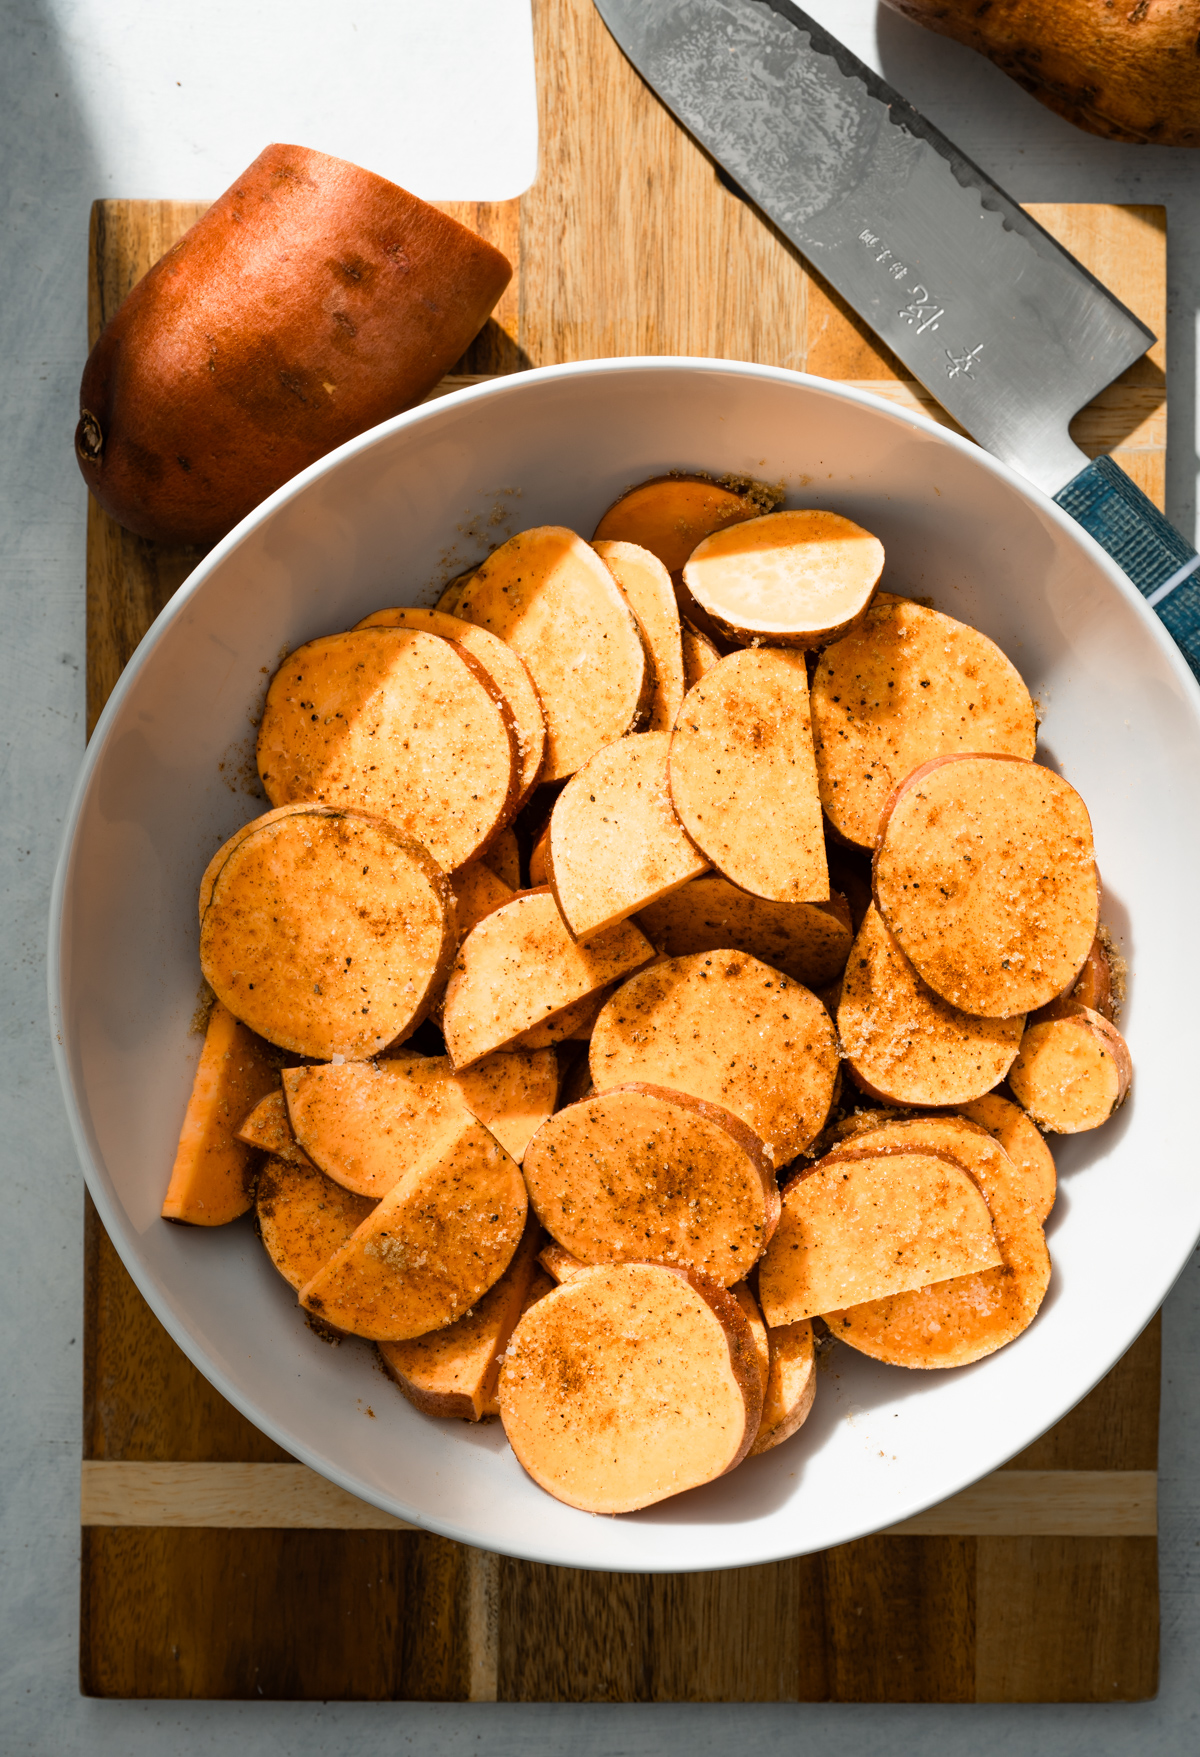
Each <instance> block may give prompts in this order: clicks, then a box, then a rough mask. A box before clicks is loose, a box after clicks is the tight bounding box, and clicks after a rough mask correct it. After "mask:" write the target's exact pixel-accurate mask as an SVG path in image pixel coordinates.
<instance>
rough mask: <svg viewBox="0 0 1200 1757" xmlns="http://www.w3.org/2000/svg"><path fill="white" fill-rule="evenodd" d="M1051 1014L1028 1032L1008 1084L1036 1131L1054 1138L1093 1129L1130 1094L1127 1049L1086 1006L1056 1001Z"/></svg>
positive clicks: (1109, 1026) (1116, 1033)
mask: <svg viewBox="0 0 1200 1757" xmlns="http://www.w3.org/2000/svg"><path fill="white" fill-rule="evenodd" d="M1055 1010H1056V1014H1057V1016H1056V1017H1054V1018H1052V1019H1042V1020H1039V1021H1038V1022H1037V1023H1036V1024H1030V1025H1029V1027H1028V1028H1027V1030H1026V1032H1025V1035H1024V1036H1023V1037H1022V1039H1021V1048H1020V1053H1019V1054H1018V1056H1017V1059H1016V1061H1015V1062H1014V1063H1013V1065H1012V1068H1011V1070H1010V1072H1009V1076H1008V1083H1009V1085H1010V1087H1011V1088H1012V1092H1013V1096H1014V1097H1015V1098H1016V1100H1017V1102H1018V1103H1019V1104H1020V1105H1022V1106H1023V1108H1024V1109H1025V1110H1026V1111H1027V1112H1028V1114H1029V1115H1030V1116H1031V1117H1032V1118H1033V1121H1034V1122H1035V1123H1036V1124H1037V1125H1038V1127H1039V1128H1042V1129H1049V1130H1050V1131H1051V1133H1053V1134H1056V1135H1074V1134H1079V1133H1080V1132H1081V1131H1082V1130H1084V1129H1098V1128H1099V1127H1100V1125H1101V1123H1105V1122H1107V1121H1108V1119H1109V1117H1110V1116H1111V1115H1112V1114H1113V1112H1114V1111H1115V1110H1117V1109H1118V1108H1119V1107H1120V1105H1122V1104H1123V1103H1124V1101H1125V1095H1126V1093H1127V1092H1128V1091H1129V1082H1130V1079H1131V1077H1132V1074H1133V1062H1132V1060H1131V1058H1130V1054H1129V1048H1128V1045H1127V1044H1126V1042H1125V1039H1124V1038H1123V1037H1122V1036H1121V1033H1120V1032H1119V1031H1118V1030H1117V1028H1116V1026H1115V1025H1113V1024H1110V1023H1109V1021H1108V1020H1107V1019H1106V1018H1104V1017H1103V1016H1102V1015H1101V1014H1100V1013H1097V1012H1093V1010H1092V1009H1091V1008H1090V1007H1083V1006H1079V1005H1078V1003H1075V1002H1060V1003H1059V1008H1057V1009H1055Z"/></svg>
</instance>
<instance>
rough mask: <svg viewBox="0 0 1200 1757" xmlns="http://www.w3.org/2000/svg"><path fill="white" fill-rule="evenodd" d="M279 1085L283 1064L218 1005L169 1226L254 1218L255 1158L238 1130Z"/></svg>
mask: <svg viewBox="0 0 1200 1757" xmlns="http://www.w3.org/2000/svg"><path fill="white" fill-rule="evenodd" d="M278 1084H279V1068H278V1064H277V1062H276V1060H275V1058H274V1057H273V1056H272V1055H271V1053H270V1051H269V1049H268V1047H267V1045H266V1044H265V1043H263V1042H262V1041H261V1039H260V1038H258V1037H257V1036H255V1034H254V1033H253V1032H252V1031H249V1030H247V1028H246V1026H245V1025H244V1024H242V1022H241V1021H240V1020H239V1019H237V1018H235V1017H234V1015H233V1014H232V1013H231V1012H230V1011H229V1009H228V1008H227V1007H225V1006H223V1005H222V1004H221V1002H220V1001H218V1002H217V1003H216V1005H215V1006H214V1007H213V1009H212V1012H211V1013H210V1015H209V1020H208V1029H207V1031H206V1032H205V1034H204V1047H203V1048H202V1050H201V1051H200V1061H199V1063H198V1065H197V1067H196V1074H195V1078H194V1079H193V1081H192V1091H191V1096H190V1097H189V1098H188V1103H187V1109H186V1111H185V1112H184V1118H183V1127H182V1129H181V1130H180V1134H179V1146H178V1147H177V1149H176V1152H175V1163H174V1164H173V1166H172V1167H171V1179H170V1182H169V1184H168V1186H167V1193H166V1197H165V1198H164V1201H163V1205H162V1216H163V1219H164V1220H177V1221H181V1222H183V1223H184V1224H186V1225H188V1226H224V1225H225V1224H226V1222H227V1221H230V1220H236V1219H237V1218H238V1216H239V1215H240V1214H246V1213H248V1212H249V1210H250V1208H251V1207H252V1206H253V1202H254V1169H255V1164H256V1155H255V1151H254V1148H253V1147H252V1146H250V1145H248V1144H247V1143H246V1142H245V1141H243V1140H242V1139H241V1138H240V1137H239V1135H238V1132H237V1131H238V1129H239V1127H240V1126H241V1123H242V1121H243V1119H244V1118H245V1117H246V1115H247V1113H248V1112H250V1111H251V1110H253V1109H254V1107H255V1105H256V1104H257V1103H258V1102H259V1100H260V1099H261V1098H265V1097H266V1095H267V1094H268V1093H269V1092H271V1091H273V1090H274V1089H275V1088H277V1086H278Z"/></svg>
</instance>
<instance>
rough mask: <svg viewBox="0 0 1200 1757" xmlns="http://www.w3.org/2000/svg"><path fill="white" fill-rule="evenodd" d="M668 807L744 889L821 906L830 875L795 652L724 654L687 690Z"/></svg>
mask: <svg viewBox="0 0 1200 1757" xmlns="http://www.w3.org/2000/svg"><path fill="white" fill-rule="evenodd" d="M669 773H670V783H671V801H672V804H673V805H674V807H675V810H676V812H677V813H678V815H679V818H680V821H681V822H682V824H683V827H684V829H685V830H686V831H687V833H688V835H689V836H690V837H691V838H692V841H693V842H694V843H695V844H696V846H697V848H699V850H700V852H701V853H702V854H704V855H706V856H707V858H708V859H709V860H710V861H711V862H712V864H713V865H714V866H715V867H716V868H717V870H718V872H721V873H724V875H725V877H726V878H728V879H732V880H733V883H734V884H735V885H739V886H740V887H741V889H742V890H744V891H750V892H752V893H753V895H754V896H756V897H768V898H771V899H772V900H773V901H775V902H777V903H824V902H827V901H828V898H829V869H828V866H827V864H826V860H825V838H824V834H823V823H822V817H821V802H820V799H819V797H818V795H817V770H816V764H815V762H814V761H813V748H812V728H811V726H810V723H809V710H808V674H807V671H806V669H805V664H804V655H803V654H802V653H792V652H783V651H780V650H779V649H777V648H771V647H758V648H754V649H751V650H749V651H746V652H741V653H731V654H730V656H729V657H728V658H727V659H722V660H721V662H720V664H719V665H714V666H713V668H712V670H711V671H709V672H707V673H706V674H705V675H704V677H703V678H701V680H700V682H699V683H698V684H697V685H696V686H695V688H694V689H691V690H689V691H688V693H687V696H686V697H685V698H684V703H683V707H682V708H681V709H680V710H679V719H678V721H677V722H676V726H675V730H674V732H673V733H672V735H671V757H670V766H669Z"/></svg>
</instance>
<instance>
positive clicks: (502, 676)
mask: <svg viewBox="0 0 1200 1757" xmlns="http://www.w3.org/2000/svg"><path fill="white" fill-rule="evenodd" d="M354 626H355V628H356V629H358V628H416V629H422V630H423V631H424V632H425V633H426V634H436V635H440V636H441V638H442V639H443V640H447V641H457V643H458V645H459V646H460V647H465V649H466V650H467V652H468V653H470V655H471V657H472V658H473V659H477V660H478V662H479V663H480V664H481V665H482V666H483V668H484V670H485V671H486V672H487V674H488V676H489V677H490V678H491V680H492V682H493V683H494V684H495V685H496V688H497V689H498V690H499V691H500V694H501V695H502V696H503V697H504V700H505V701H506V702H507V703H508V706H509V708H510V710H511V712H512V717H513V720H514V721H515V723H516V734H517V756H518V763H517V767H518V777H517V799H516V804H515V805H514V807H513V811H514V812H518V811H520V809H521V807H522V806H523V805H524V804H525V801H526V800H527V799H528V798H529V795H530V794H531V793H532V792H533V790H534V788H535V787H536V786H537V783H538V778H539V776H540V773H541V767H542V761H543V758H544V757H545V754H546V721H545V717H544V716H543V714H542V704H541V703H540V702H539V700H538V693H537V690H536V689H534V687H533V679H532V677H530V675H529V673H528V671H527V670H526V669H525V666H524V664H523V663H522V661H521V659H520V658H519V657H518V656H517V654H516V653H514V652H513V650H512V648H511V647H510V646H509V644H508V642H507V641H502V640H500V639H499V637H498V636H496V635H494V634H491V633H489V631H488V630H487V629H486V628H477V627H476V626H475V624H474V623H473V622H465V621H464V620H463V618H462V617H461V616H451V615H447V613H446V612H445V611H444V610H421V609H417V608H415V607H410V606H408V605H405V606H403V607H401V608H397V609H394V610H376V611H375V612H374V613H373V614H372V615H371V616H364V617H363V619H362V621H361V622H356V623H355V625H354ZM494 847H495V844H494V843H493V849H494ZM512 852H513V855H514V857H515V854H516V843H515V842H514V843H513V849H512ZM500 877H501V878H505V874H504V873H503V872H501V873H500ZM505 882H506V883H511V884H512V888H513V890H514V891H515V890H516V889H517V878H516V877H514V878H513V879H511V880H508V879H505Z"/></svg>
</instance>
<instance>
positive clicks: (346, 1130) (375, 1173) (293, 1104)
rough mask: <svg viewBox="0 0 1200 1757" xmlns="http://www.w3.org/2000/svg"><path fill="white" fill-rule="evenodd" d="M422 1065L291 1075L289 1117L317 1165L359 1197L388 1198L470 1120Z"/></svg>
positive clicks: (400, 1061)
mask: <svg viewBox="0 0 1200 1757" xmlns="http://www.w3.org/2000/svg"><path fill="white" fill-rule="evenodd" d="M425 1061H426V1058H425V1057H424V1056H416V1055H411V1054H410V1055H397V1056H386V1057H382V1058H381V1059H380V1060H379V1061H377V1062H346V1063H344V1064H343V1065H341V1066H325V1067H315V1068H288V1069H287V1070H286V1071H285V1073H284V1076H283V1090H284V1095H285V1098H286V1100H287V1107H288V1116H289V1119H290V1121H291V1125H292V1129H293V1131H294V1133H295V1136H296V1140H297V1141H298V1142H299V1144H300V1146H301V1147H302V1148H303V1149H304V1151H305V1152H306V1153H307V1154H308V1156H309V1158H310V1159H311V1160H312V1162H313V1164H314V1165H318V1166H320V1168H321V1170H322V1171H323V1172H325V1173H326V1174H327V1176H329V1177H331V1178H333V1179H335V1180H336V1182H338V1183H340V1184H342V1185H343V1186H344V1187H345V1188H346V1189H348V1190H354V1191H355V1192H356V1193H357V1194H358V1195H362V1196H371V1197H380V1196H385V1195H386V1194H387V1192H388V1191H389V1190H390V1189H391V1188H392V1186H393V1185H394V1184H396V1183H397V1182H398V1181H399V1180H400V1178H402V1177H403V1176H404V1174H405V1173H406V1172H407V1171H408V1169H409V1167H410V1166H412V1165H414V1164H416V1163H417V1161H418V1160H419V1159H420V1158H421V1156H422V1155H423V1153H424V1152H425V1151H426V1149H427V1147H428V1144H429V1142H430V1141H431V1140H434V1139H436V1138H437V1137H438V1136H439V1135H440V1134H444V1133H446V1132H448V1131H449V1132H453V1131H454V1130H455V1129H456V1128H458V1127H459V1125H460V1124H461V1122H462V1118H463V1115H464V1114H465V1106H464V1104H463V1101H462V1096H461V1094H460V1093H459V1092H458V1091H457V1089H456V1088H454V1087H452V1086H451V1085H450V1084H449V1083H448V1082H447V1081H445V1080H444V1079H439V1078H438V1077H437V1076H436V1075H434V1076H430V1075H427V1074H424V1072H423V1071H424V1067H425Z"/></svg>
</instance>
